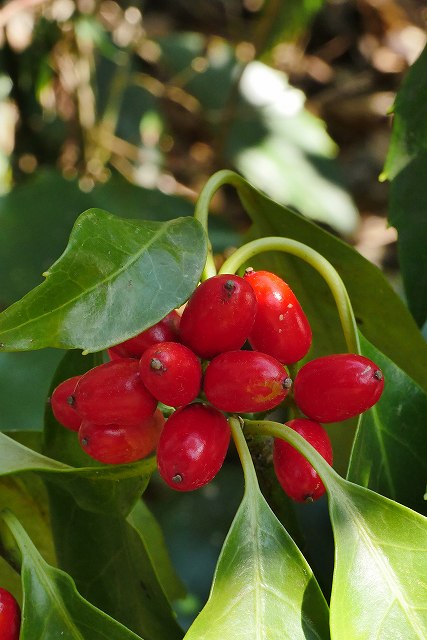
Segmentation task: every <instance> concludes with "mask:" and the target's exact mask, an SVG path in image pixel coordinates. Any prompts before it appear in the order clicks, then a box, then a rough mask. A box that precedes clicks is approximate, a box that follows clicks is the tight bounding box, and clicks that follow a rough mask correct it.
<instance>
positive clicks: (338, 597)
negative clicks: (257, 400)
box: [248, 421, 427, 640]
mask: <svg viewBox="0 0 427 640" xmlns="http://www.w3.org/2000/svg"><path fill="white" fill-rule="evenodd" d="M248 424H249V425H250V426H249V429H248V432H249V433H251V432H253V431H254V432H258V433H260V432H263V433H264V434H265V435H269V436H274V437H281V438H283V439H284V440H287V441H288V442H289V443H290V444H292V445H293V446H294V447H295V448H296V449H298V450H299V451H300V452H301V453H302V454H303V455H304V456H305V457H306V458H307V459H308V460H309V461H310V462H311V464H312V465H313V466H314V467H315V469H316V471H317V472H318V473H319V475H320V476H321V478H322V480H323V482H324V484H325V486H326V489H327V492H328V499H329V512H330V516H331V522H332V528H333V531H334V538H335V568H334V576H333V583H332V596H331V603H330V607H331V608H330V620H331V622H330V624H331V637H332V640H343V639H345V640H397V639H399V640H400V639H402V640H403V639H404V640H425V638H426V637H427V583H426V578H427V519H426V518H424V517H423V516H422V515H420V514H419V513H416V512H415V511H412V510H411V509H408V508H407V507H404V506H402V505H400V504H398V503H397V502H394V501H392V500H389V499H388V498H384V497H383V496H380V495H379V494H377V493H374V492H373V491H371V490H369V489H365V488H363V487H360V486H358V485H355V484H352V483H351V482H348V481H347V480H344V479H343V478H341V477H340V476H338V475H337V474H336V473H335V471H333V469H332V468H331V467H330V466H329V465H328V464H327V463H326V462H325V460H324V459H323V458H322V457H321V456H320V454H318V453H317V451H315V450H314V449H313V447H311V446H310V445H309V444H308V443H307V442H306V441H305V440H304V439H303V438H302V437H301V436H300V435H299V434H298V433H296V432H295V431H293V430H292V429H290V428H289V427H287V426H284V425H280V424H278V423H275V422H259V423H256V422H255V421H254V422H251V423H248Z"/></svg>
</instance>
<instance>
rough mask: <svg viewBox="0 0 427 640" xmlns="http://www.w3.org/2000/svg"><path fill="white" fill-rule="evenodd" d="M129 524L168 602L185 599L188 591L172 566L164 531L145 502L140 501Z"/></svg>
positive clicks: (131, 514)
mask: <svg viewBox="0 0 427 640" xmlns="http://www.w3.org/2000/svg"><path fill="white" fill-rule="evenodd" d="M128 522H129V524H131V525H132V526H133V528H134V529H135V530H136V531H138V533H139V535H140V536H141V539H142V541H143V544H144V546H145V548H146V550H147V553H148V555H149V557H150V561H151V564H152V565H153V567H154V570H155V572H156V575H157V577H158V580H159V582H160V584H161V586H162V588H163V591H164V592H165V594H166V596H167V598H168V600H178V599H180V598H185V595H186V589H185V587H184V585H183V583H182V582H181V580H180V578H179V576H178V574H177V573H176V571H175V569H174V567H173V565H172V562H171V559H170V557H169V553H168V550H167V547H166V543H165V539H164V536H163V531H162V529H161V527H160V525H159V523H158V522H157V520H156V518H155V517H154V515H153V514H152V513H151V511H150V509H149V508H148V507H147V505H146V504H145V502H144V501H143V500H138V502H137V503H136V505H135V507H134V508H133V509H132V511H131V512H130V514H129V516H128Z"/></svg>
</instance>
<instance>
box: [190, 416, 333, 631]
mask: <svg viewBox="0 0 427 640" xmlns="http://www.w3.org/2000/svg"><path fill="white" fill-rule="evenodd" d="M239 431H240V426H238V427H237V429H236V434H238V435H237V436H236V445H237V446H238V448H239V453H240V454H241V456H242V460H243V461H244V465H245V479H246V490H245V494H244V497H243V501H242V503H241V505H240V507H239V510H238V511H237V514H236V517H235V519H234V521H233V524H232V526H231V529H230V531H229V534H228V536H227V538H226V541H225V543H224V546H223V548H222V551H221V555H220V558H219V561H218V565H217V569H216V572H215V577H214V581H213V585H212V591H211V594H210V596H209V600H208V602H207V604H206V606H205V608H204V609H203V610H202V612H201V613H200V615H199V616H198V617H197V618H196V620H195V622H194V623H193V625H192V626H191V627H190V630H189V631H188V632H187V634H186V636H185V639H186V640H218V638H227V640H243V639H244V640H249V639H253V640H256V639H258V638H268V640H285V639H289V640H299V639H301V640H303V639H304V640H308V638H310V639H315V638H316V639H320V638H329V629H328V608H327V605H326V603H325V601H324V599H323V596H322V593H321V591H320V589H319V586H318V584H317V582H316V580H315V578H314V576H313V574H312V572H311V569H310V567H309V566H308V565H307V563H306V562H305V560H304V558H303V556H302V554H301V553H300V551H299V550H298V548H297V547H296V545H295V544H294V542H293V541H292V538H291V537H290V536H289V535H288V534H287V532H286V531H285V529H284V528H283V527H282V525H281V524H280V522H279V521H278V520H277V518H276V517H275V515H274V514H273V512H272V511H271V509H270V507H269V506H268V504H267V502H266V501H265V499H264V498H263V496H262V494H261V492H260V491H259V488H258V484H257V480H256V476H255V471H254V470H253V467H250V468H251V471H250V470H249V466H246V465H251V464H252V463H251V462H250V454H249V451H248V449H247V447H246V443H245V442H244V439H243V435H242V433H241V431H240V434H239ZM248 460H249V462H248Z"/></svg>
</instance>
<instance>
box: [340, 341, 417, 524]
mask: <svg viewBox="0 0 427 640" xmlns="http://www.w3.org/2000/svg"><path fill="white" fill-rule="evenodd" d="M360 338H361V347H362V353H363V355H365V356H366V357H368V358H370V359H371V360H373V361H374V362H376V363H377V364H378V365H379V367H381V369H382V371H383V373H384V379H385V385H384V392H383V395H382V396H381V399H380V400H379V402H377V404H376V405H375V406H374V407H372V409H370V410H369V411H367V412H366V413H364V414H363V416H362V418H361V422H360V425H359V429H358V432H357V437H356V440H355V443H354V447H353V451H352V456H351V460H350V467H349V470H348V475H347V478H348V480H351V481H353V482H355V483H357V484H360V485H362V486H364V487H368V488H369V489H372V490H373V491H377V492H378V493H381V494H382V495H385V496H386V497H388V498H392V499H393V500H396V501H397V502H401V503H402V504H405V505H406V506H407V507H410V508H411V509H414V510H415V511H419V512H420V513H423V514H424V515H427V503H426V501H425V500H424V493H425V488H426V478H427V438H426V430H425V426H426V416H427V394H426V393H425V392H424V391H423V389H421V387H419V386H418V385H417V384H416V383H415V382H414V381H413V380H411V378H409V376H407V375H406V374H405V373H404V372H403V371H402V370H401V369H399V367H397V366H396V365H395V364H394V363H393V362H392V361H391V360H389V359H388V358H387V357H386V356H384V354H382V353H381V352H380V351H378V350H377V349H376V348H375V347H374V346H373V345H372V344H370V343H369V342H368V341H367V340H366V339H365V338H363V336H360Z"/></svg>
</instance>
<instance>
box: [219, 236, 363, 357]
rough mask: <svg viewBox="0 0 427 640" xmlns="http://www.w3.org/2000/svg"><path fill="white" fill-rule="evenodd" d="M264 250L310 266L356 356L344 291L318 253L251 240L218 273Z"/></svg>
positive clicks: (284, 242) (272, 240)
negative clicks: (329, 295) (323, 284)
mask: <svg viewBox="0 0 427 640" xmlns="http://www.w3.org/2000/svg"><path fill="white" fill-rule="evenodd" d="M264 251H283V252H285V253H290V254H292V255H294V256H297V257H298V258H301V259H302V260H304V261H305V262H307V263H308V264H310V265H311V266H312V267H313V268H314V269H316V271H317V272H318V273H319V274H320V275H321V276H322V277H323V279H324V280H325V281H326V283H327V285H328V287H329V289H330V290H331V293H332V295H333V297H334V300H335V303H336V305H337V309H338V314H339V317H340V321H341V326H342V329H343V332H344V337H345V340H346V344H347V348H348V350H349V352H350V353H360V344H359V335H358V332H357V325H356V320H355V318H354V314H353V309H352V306H351V303H350V299H349V297H348V293H347V289H346V288H345V286H344V283H343V281H342V280H341V277H340V276H339V274H338V272H337V271H336V269H335V268H334V267H333V266H332V265H331V263H330V262H328V260H326V258H324V257H323V256H322V255H321V254H320V253H318V252H317V251H315V250H314V249H312V248H311V247H308V246H307V245H305V244H303V243H302V242H298V241H297V240H292V239H290V238H281V237H279V236H277V237H276V236H271V237H267V238H259V239H258V240H253V241H252V242H248V243H247V244H245V245H243V247H240V249H237V251H235V252H234V253H233V254H232V255H231V256H230V257H229V258H228V259H227V260H226V261H225V262H224V264H223V265H222V267H221V269H220V271H219V273H236V271H237V270H238V269H239V268H240V267H241V266H242V265H243V264H244V263H246V262H247V261H248V260H250V259H251V258H253V257H254V256H256V255H257V254H259V253H262V252H264Z"/></svg>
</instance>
